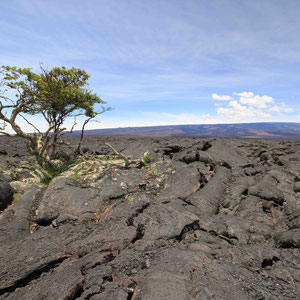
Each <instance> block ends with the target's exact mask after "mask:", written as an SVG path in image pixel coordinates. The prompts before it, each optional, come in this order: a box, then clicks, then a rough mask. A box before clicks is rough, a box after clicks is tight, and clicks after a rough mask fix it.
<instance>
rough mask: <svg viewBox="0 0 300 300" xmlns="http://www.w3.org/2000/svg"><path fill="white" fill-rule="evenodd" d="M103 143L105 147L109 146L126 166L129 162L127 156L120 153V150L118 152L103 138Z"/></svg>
mask: <svg viewBox="0 0 300 300" xmlns="http://www.w3.org/2000/svg"><path fill="white" fill-rule="evenodd" d="M103 144H104V145H105V146H107V147H109V148H110V149H111V150H112V151H113V152H114V153H115V154H116V155H117V156H119V157H120V158H122V159H124V161H125V167H126V168H127V167H128V166H129V164H130V161H129V159H128V157H127V156H126V155H124V154H122V153H121V152H119V151H118V150H117V149H115V148H114V147H113V146H112V145H111V144H110V143H109V142H108V141H107V140H106V139H103Z"/></svg>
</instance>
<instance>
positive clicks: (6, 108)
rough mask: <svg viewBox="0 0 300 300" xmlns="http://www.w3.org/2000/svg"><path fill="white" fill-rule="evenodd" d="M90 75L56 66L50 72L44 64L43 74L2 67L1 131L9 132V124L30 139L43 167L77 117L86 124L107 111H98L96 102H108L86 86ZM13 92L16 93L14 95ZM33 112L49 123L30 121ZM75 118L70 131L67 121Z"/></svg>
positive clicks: (16, 131) (0, 97) (20, 134)
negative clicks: (25, 126) (27, 128)
mask: <svg viewBox="0 0 300 300" xmlns="http://www.w3.org/2000/svg"><path fill="white" fill-rule="evenodd" d="M89 77H90V76H89V74H87V73H86V72H85V71H84V70H80V69H77V68H71V69H67V68H65V67H61V68H59V67H56V68H53V69H51V70H50V71H47V70H45V69H44V68H43V67H41V71H40V73H35V72H33V71H32V70H31V69H30V68H17V67H10V66H2V67H1V69H0V120H2V124H1V125H0V133H2V134H6V135H10V134H9V133H8V132H7V124H9V125H10V126H11V127H12V129H13V130H14V131H15V133H16V134H17V135H18V136H21V137H23V138H25V139H27V141H28V149H29V151H30V152H31V153H32V154H34V155H35V156H36V157H37V159H38V162H39V163H40V164H41V165H42V166H44V167H45V166H46V165H47V164H49V163H50V162H51V159H52V158H53V157H54V156H55V153H56V147H57V146H58V145H61V144H64V143H65V142H64V141H63V140H62V139H61V137H62V135H64V134H66V133H67V132H72V131H73V129H74V126H75V125H76V124H77V123H76V118H77V117H79V116H84V117H85V118H86V120H85V122H84V125H86V123H87V122H88V121H89V120H90V119H92V118H94V117H96V116H97V115H98V114H100V113H102V112H104V111H106V110H107V109H105V108H104V107H102V109H101V110H100V111H97V110H95V104H105V102H104V101H103V100H102V99H101V98H100V97H98V96H97V95H96V94H95V93H93V92H92V91H91V90H89V89H88V88H87V86H88V79H89ZM12 92H14V95H15V96H13V97H12V96H11V95H12V94H13V93H12ZM30 115H40V116H41V117H42V118H43V119H44V121H45V123H46V124H47V130H46V131H42V130H41V129H40V128H39V125H37V124H34V123H33V122H31V120H30ZM70 117H72V118H74V122H73V126H72V128H70V129H69V131H67V128H66V127H64V123H65V121H66V119H67V118H70ZM19 118H22V119H23V120H25V121H26V123H27V124H28V125H30V126H31V127H32V130H33V132H34V133H33V134H30V133H27V132H25V131H24V130H23V129H22V128H21V127H20V126H19V125H18V124H17V122H18V120H19Z"/></svg>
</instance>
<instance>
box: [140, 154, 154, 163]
mask: <svg viewBox="0 0 300 300" xmlns="http://www.w3.org/2000/svg"><path fill="white" fill-rule="evenodd" d="M155 160H156V154H154V153H147V154H145V155H144V156H143V161H144V162H145V164H150V163H151V162H154V161H155Z"/></svg>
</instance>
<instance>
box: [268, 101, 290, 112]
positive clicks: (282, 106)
mask: <svg viewBox="0 0 300 300" xmlns="http://www.w3.org/2000/svg"><path fill="white" fill-rule="evenodd" d="M269 111H270V112H275V113H278V114H281V113H289V112H292V111H294V109H293V108H291V107H287V106H286V104H285V103H279V104H278V105H274V106H272V107H270V108H269Z"/></svg>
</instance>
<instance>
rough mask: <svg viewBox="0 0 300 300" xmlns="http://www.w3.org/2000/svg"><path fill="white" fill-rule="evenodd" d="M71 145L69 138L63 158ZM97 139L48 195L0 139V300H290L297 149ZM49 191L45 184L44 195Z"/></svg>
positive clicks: (296, 262)
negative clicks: (4, 200)
mask: <svg viewBox="0 0 300 300" xmlns="http://www.w3.org/2000/svg"><path fill="white" fill-rule="evenodd" d="M78 139H79V137H77V136H73V137H69V140H70V142H71V145H72V147H71V148H65V149H64V152H65V153H66V154H67V155H66V159H69V158H70V156H72V151H73V149H75V148H76V145H77V143H78ZM109 142H110V143H111V144H112V145H113V146H114V147H115V148H117V149H118V150H120V151H122V153H123V154H125V155H128V156H130V157H131V159H138V158H141V157H143V155H144V153H145V152H146V151H148V152H149V153H152V154H155V155H152V156H151V157H152V161H151V162H148V163H147V164H145V165H144V166H141V165H138V164H132V165H130V166H129V167H128V168H125V167H124V166H123V162H122V160H120V159H118V158H116V157H113V153H112V152H111V150H110V149H109V148H107V147H106V146H104V145H103V143H102V138H101V137H99V136H86V137H85V139H84V148H83V150H84V151H83V152H84V153H85V155H86V158H84V159H80V158H77V163H76V164H74V166H71V167H70V168H69V170H66V171H65V172H63V173H62V174H61V175H60V176H58V177H56V178H54V179H52V180H51V182H50V183H49V180H48V181H47V184H46V185H44V184H41V183H39V180H40V178H42V177H43V176H44V175H43V174H42V173H41V171H38V170H36V169H35V168H34V164H33V163H34V162H33V160H32V157H30V156H29V155H28V154H27V152H26V148H25V146H24V142H23V141H22V140H21V139H18V138H13V139H9V138H7V137H0V170H2V175H1V176H0V183H1V181H2V182H9V183H10V184H11V186H12V187H13V188H14V190H15V195H16V194H17V195H19V197H18V199H16V196H15V201H14V203H12V204H11V205H9V206H8V207H7V208H6V209H5V210H4V211H3V212H1V214H0V253H1V254H0V255H1V259H0V299H1V300H2V299H7V300H8V299H11V300H15V299H30V300H35V299H36V300H38V299H64V300H66V299H80V300H83V299H90V300H96V299H105V300H109V299H111V300H118V299H120V300H130V299H131V300H137V299H143V300H146V299H147V300H148V299H149V300H156V299H157V300H159V299H164V300H165V299H172V300H177V299H178V300H184V299H190V300H191V299H199V300H204V299H207V300H208V299H224V300H225V299H236V300H240V299H268V300H269V299H274V300H275V299H276V300H277V299H299V297H300V294H299V291H300V140H262V139H213V138H208V139H201V138H186V137H167V138H159V137H158V138H151V137H144V138H143V137H110V138H109ZM48 183H49V184H48Z"/></svg>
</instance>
